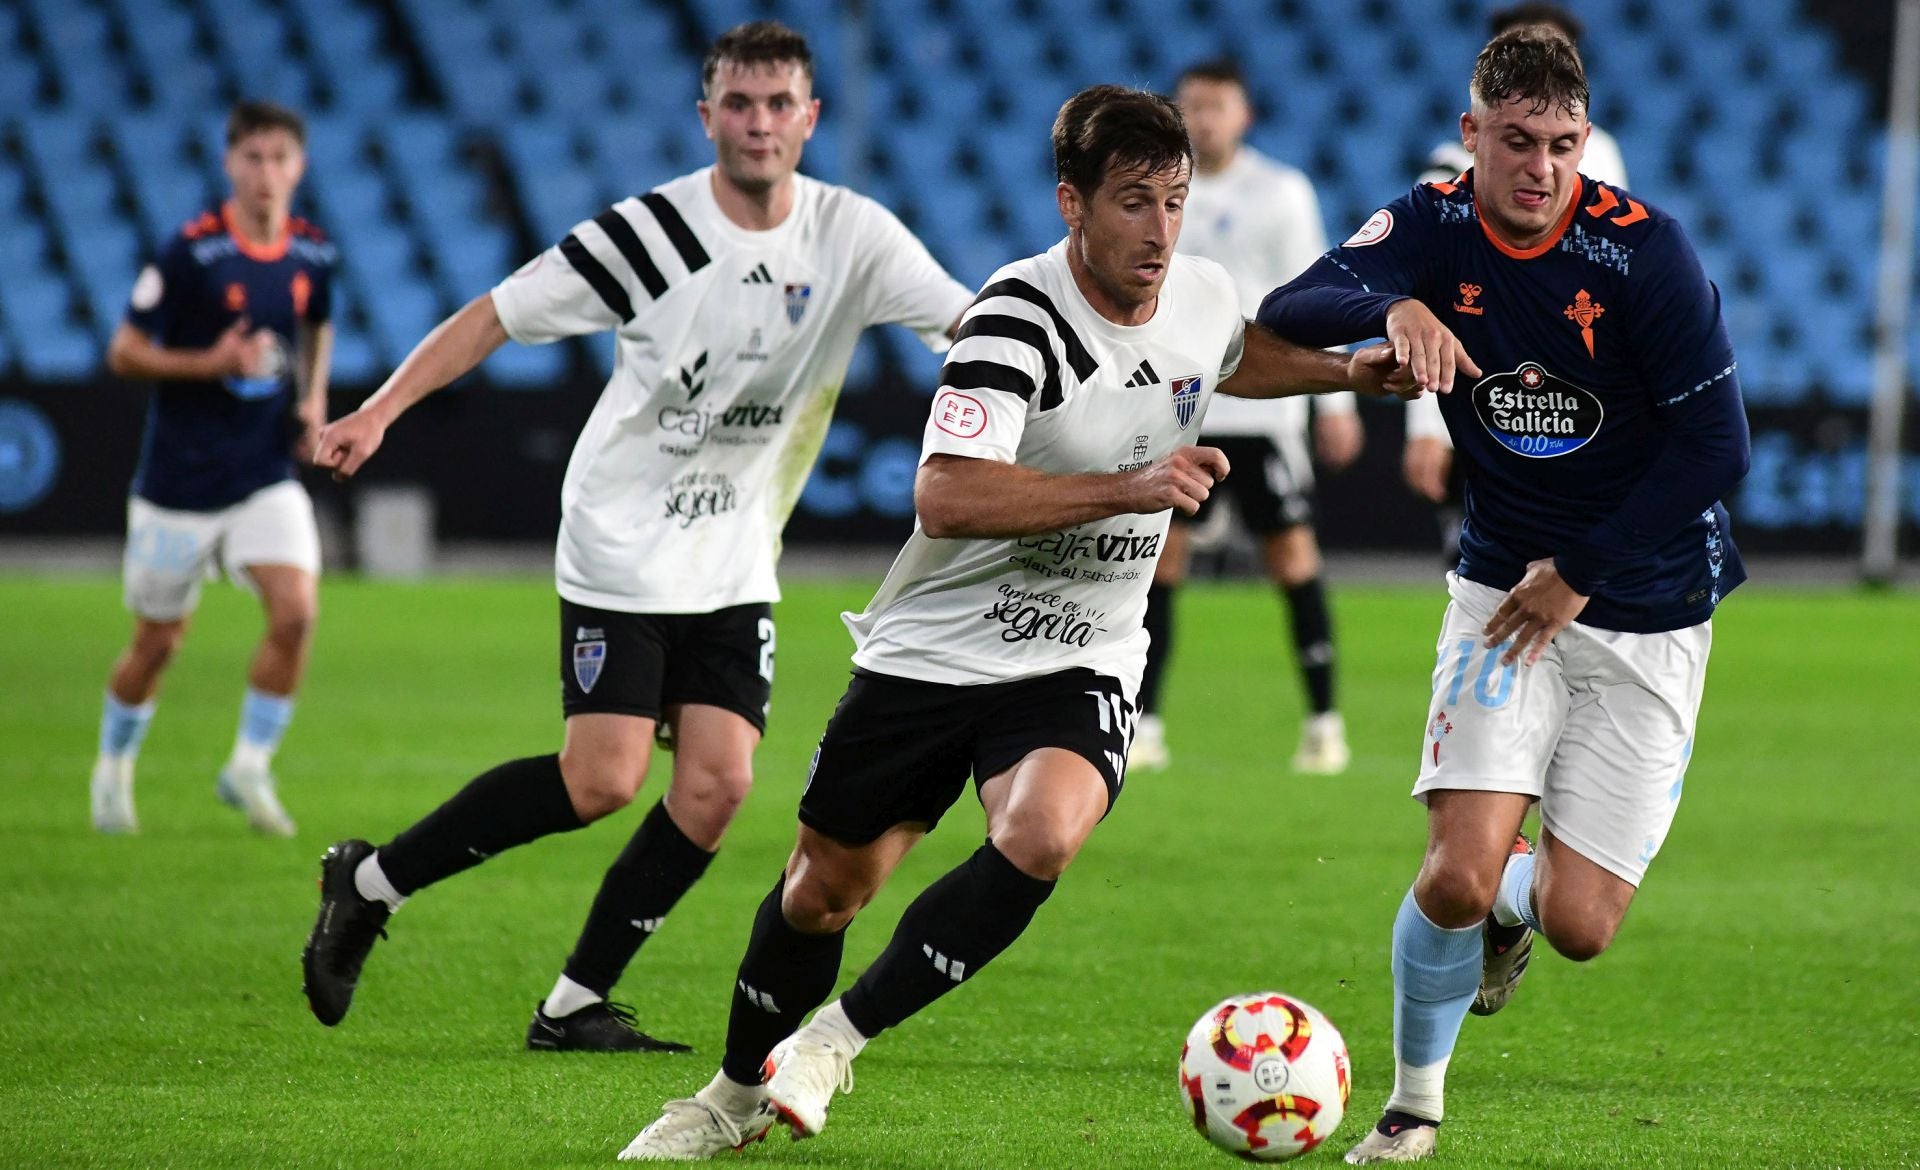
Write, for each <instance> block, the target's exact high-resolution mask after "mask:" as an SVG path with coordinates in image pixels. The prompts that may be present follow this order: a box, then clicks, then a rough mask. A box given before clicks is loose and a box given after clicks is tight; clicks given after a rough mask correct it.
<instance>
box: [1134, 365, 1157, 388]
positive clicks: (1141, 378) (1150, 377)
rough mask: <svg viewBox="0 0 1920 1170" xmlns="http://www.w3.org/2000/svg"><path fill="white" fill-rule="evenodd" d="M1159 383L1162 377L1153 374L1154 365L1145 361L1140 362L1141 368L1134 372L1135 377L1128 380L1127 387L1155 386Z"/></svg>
mask: <svg viewBox="0 0 1920 1170" xmlns="http://www.w3.org/2000/svg"><path fill="white" fill-rule="evenodd" d="M1159 382H1160V375H1158V374H1156V373H1154V372H1153V363H1152V362H1149V361H1146V360H1144V359H1143V360H1142V361H1141V362H1140V367H1139V368H1138V369H1136V370H1134V371H1133V377H1131V378H1128V379H1127V385H1128V386H1134V387H1138V386H1155V385H1158V384H1159Z"/></svg>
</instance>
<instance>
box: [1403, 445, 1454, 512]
mask: <svg viewBox="0 0 1920 1170" xmlns="http://www.w3.org/2000/svg"><path fill="white" fill-rule="evenodd" d="M1452 471H1453V448H1452V447H1449V446H1448V445H1447V444H1446V442H1445V441H1444V440H1441V439H1437V438H1434V437H1432V436H1431V435H1426V436H1416V437H1414V438H1411V439H1408V440H1407V446H1406V449H1405V450H1404V451H1402V452H1401V453H1400V474H1401V475H1402V476H1404V477H1405V478H1406V481H1407V486H1408V487H1410V488H1412V489H1413V490H1414V492H1415V493H1417V494H1418V495H1421V496H1424V497H1426V498H1427V499H1429V500H1432V501H1433V502H1434V503H1436V504H1438V503H1442V502H1444V501H1445V500H1446V498H1447V476H1448V475H1449V474H1450V473H1451V472H1452Z"/></svg>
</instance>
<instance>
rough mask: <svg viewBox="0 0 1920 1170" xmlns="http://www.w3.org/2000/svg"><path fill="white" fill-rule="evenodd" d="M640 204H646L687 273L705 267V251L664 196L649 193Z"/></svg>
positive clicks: (642, 197)
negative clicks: (670, 242)
mask: <svg viewBox="0 0 1920 1170" xmlns="http://www.w3.org/2000/svg"><path fill="white" fill-rule="evenodd" d="M640 202H642V203H644V204H646V205H647V210H648V211H651V212H653V218H655V219H657V220H659V221H660V230H661V231H664V232H666V233H667V239H669V240H671V241H673V246H674V249H675V250H676V251H678V252H679V253H680V259H681V260H682V261H684V262H685V263H686V266H687V271H688V272H698V271H700V270H701V269H702V268H705V267H706V266H707V250H706V249H705V248H702V247H701V246H700V241H699V239H698V238H697V237H695V236H694V234H693V229H692V228H690V227H688V226H687V221H686V220H684V219H681V218H680V213H679V212H678V211H677V210H675V209H674V206H673V204H672V203H669V202H668V201H667V197H666V196H665V195H662V194H661V193H660V192H658V191H649V192H647V193H646V194H645V195H642V196H641V197H640Z"/></svg>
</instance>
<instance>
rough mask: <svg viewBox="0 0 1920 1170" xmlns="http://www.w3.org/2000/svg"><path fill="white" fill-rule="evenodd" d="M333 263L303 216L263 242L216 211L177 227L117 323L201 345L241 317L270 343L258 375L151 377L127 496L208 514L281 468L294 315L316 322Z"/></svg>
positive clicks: (290, 421)
mask: <svg viewBox="0 0 1920 1170" xmlns="http://www.w3.org/2000/svg"><path fill="white" fill-rule="evenodd" d="M333 264H334V250H333V245H332V244H330V243H328V242H327V240H326V238H325V237H324V236H323V235H321V233H320V231H319V230H318V229H317V228H315V227H314V226H313V225H311V224H309V223H307V222H306V221H305V220H302V219H297V218H296V219H292V220H290V221H289V223H288V225H287V230H286V232H285V234H283V235H282V236H281V238H280V240H279V241H278V242H277V243H274V244H272V245H270V246H264V247H263V246H261V245H258V244H251V243H247V242H246V241H244V240H242V239H241V238H240V236H239V235H238V233H236V232H235V231H234V230H233V226H232V223H231V221H230V219H229V217H228V213H227V211H226V210H225V209H224V208H222V209H219V210H214V211H208V212H206V213H205V214H203V215H201V216H200V217H199V218H197V219H195V220H193V221H192V222H190V223H188V224H187V225H186V226H185V227H183V228H181V229H180V232H179V234H178V235H176V236H174V237H173V239H172V240H170V241H168V243H167V245H166V247H164V248H163V249H161V251H160V254H159V256H157V257H156V258H155V259H154V261H153V263H152V264H150V265H148V266H147V267H146V269H144V270H143V271H142V272H141V273H140V278H139V279H138V280H137V281H136V282H135V283H134V286H133V297H132V300H131V303H130V304H129V306H128V308H127V322H128V323H129V324H131V325H132V326H133V327H134V328H136V329H138V330H140V331H141V332H142V333H145V334H146V335H147V336H148V337H150V338H151V339H152V340H153V341H154V342H155V343H156V344H158V345H162V346H165V347H167V348H169V349H205V348H206V347H208V346H210V345H212V344H213V343H214V342H215V341H216V340H218V338H219V337H220V334H221V333H223V332H225V331H226V329H227V327H228V326H230V325H232V324H233V323H234V321H236V320H238V319H239V318H241V317H243V316H244V317H246V318H247V320H248V322H249V325H248V328H249V329H270V330H272V331H273V333H274V336H275V338H276V339H277V340H278V342H279V344H278V346H277V347H276V348H275V352H274V354H273V355H271V356H270V361H269V365H270V367H271V369H272V373H271V375H270V376H267V377H259V378H228V379H225V380H223V381H217V382H175V381H163V382H158V383H156V384H155V386H154V391H153V397H152V399H151V400H150V401H149V403H148V407H147V430H146V435H145V437H144V438H143V439H142V441H141V445H140V463H139V465H138V467H137V468H136V469H135V471H134V474H133V492H134V494H135V495H137V496H139V497H141V498H142V499H145V500H150V501H152V502H153V503H155V504H158V505H160V506H161V507H163V508H179V509H184V510H187V511H196V512H201V511H211V510H213V509H216V508H223V507H226V506H227V505H228V504H233V503H237V502H238V501H240V500H244V499H246V498H247V497H248V496H250V495H252V494H253V493H254V492H257V491H259V490H260V489H261V488H264V487H268V486H270V485H272V484H275V483H278V482H280V481H281V480H283V479H287V478H289V477H290V476H292V475H293V442H294V439H295V438H296V437H297V436H298V433H299V432H298V429H297V428H298V419H297V415H296V412H295V406H296V403H295V401H294V395H295V389H294V379H293V355H294V339H295V337H296V336H297V329H296V324H297V323H298V322H301V321H305V322H307V323H309V324H313V325H318V324H321V323H323V322H325V321H326V320H327V319H328V317H329V315H330V314H331V312H332V306H333Z"/></svg>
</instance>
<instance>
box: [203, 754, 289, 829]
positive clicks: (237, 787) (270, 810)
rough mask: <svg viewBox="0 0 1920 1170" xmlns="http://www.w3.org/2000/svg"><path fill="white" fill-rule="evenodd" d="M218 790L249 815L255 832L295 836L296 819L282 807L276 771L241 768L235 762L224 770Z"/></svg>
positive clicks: (225, 801) (227, 802)
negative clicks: (274, 777)
mask: <svg viewBox="0 0 1920 1170" xmlns="http://www.w3.org/2000/svg"><path fill="white" fill-rule="evenodd" d="M214 791H215V792H217V793H218V794H219V796H220V799H221V801H222V802H223V803H225V804H229V805H232V806H233V807H234V808H237V809H240V810H241V811H242V812H244V813H246V814H247V824H249V825H252V826H253V828H254V831H255V832H258V833H265V834H266V835H267V836H269V837H291V836H293V834H294V832H295V827H294V823H293V818H292V817H290V816H288V815H287V810H286V809H284V808H282V807H281V806H280V798H279V797H278V796H276V795H275V794H274V781H273V773H272V772H269V771H267V770H266V769H264V768H239V767H235V766H234V765H232V764H228V765H227V766H226V767H224V768H222V769H220V782H219V783H218V784H216V785H215V786H214Z"/></svg>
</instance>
